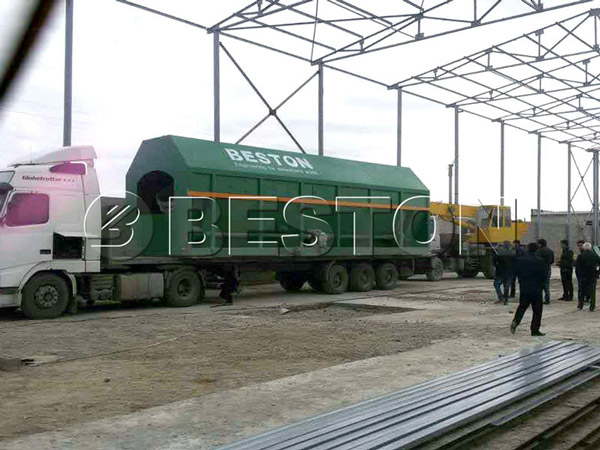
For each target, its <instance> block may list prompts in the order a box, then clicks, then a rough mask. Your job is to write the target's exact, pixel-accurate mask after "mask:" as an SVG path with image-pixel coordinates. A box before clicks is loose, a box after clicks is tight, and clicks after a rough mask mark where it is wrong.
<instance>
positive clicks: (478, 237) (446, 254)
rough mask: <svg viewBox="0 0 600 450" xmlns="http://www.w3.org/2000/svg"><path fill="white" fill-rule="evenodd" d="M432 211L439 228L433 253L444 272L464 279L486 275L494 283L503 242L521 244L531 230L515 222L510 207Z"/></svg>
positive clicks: (436, 207) (436, 206)
mask: <svg viewBox="0 0 600 450" xmlns="http://www.w3.org/2000/svg"><path fill="white" fill-rule="evenodd" d="M430 210H431V214H432V216H434V217H436V224H437V228H438V230H437V231H438V232H437V236H438V238H437V241H438V242H434V244H433V250H434V252H435V253H436V254H437V257H438V258H440V259H441V261H442V263H443V264H444V270H446V271H452V272H456V273H457V274H458V275H459V276H461V277H464V278H474V277H476V276H477V275H478V274H479V272H483V274H484V276H485V277H486V278H489V279H493V278H494V275H495V271H494V264H493V255H494V253H495V251H496V250H495V247H496V246H497V245H498V244H501V243H502V242H504V241H510V242H512V241H514V240H515V239H518V240H521V238H522V237H523V236H524V235H525V234H526V233H527V231H528V229H529V224H528V223H526V222H523V221H520V220H517V221H516V222H515V220H513V219H512V217H511V208H510V206H500V205H481V206H470V205H461V206H459V205H457V204H453V203H440V202H431V203H430Z"/></svg>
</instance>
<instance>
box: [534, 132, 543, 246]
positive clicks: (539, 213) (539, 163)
mask: <svg viewBox="0 0 600 450" xmlns="http://www.w3.org/2000/svg"><path fill="white" fill-rule="evenodd" d="M537 137H538V160H537V220H536V224H537V229H536V230H535V237H536V239H541V237H542V135H541V134H540V133H538V135H537Z"/></svg>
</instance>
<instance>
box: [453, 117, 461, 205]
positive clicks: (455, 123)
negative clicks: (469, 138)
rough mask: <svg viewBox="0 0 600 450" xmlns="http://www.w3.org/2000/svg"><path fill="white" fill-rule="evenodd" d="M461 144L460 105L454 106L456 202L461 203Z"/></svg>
mask: <svg viewBox="0 0 600 450" xmlns="http://www.w3.org/2000/svg"><path fill="white" fill-rule="evenodd" d="M459 156H460V155H459V146H458V107H457V106H455V107H454V203H456V204H457V205H458V204H459V201H460V199H459V195H458V183H459V174H460V171H459Z"/></svg>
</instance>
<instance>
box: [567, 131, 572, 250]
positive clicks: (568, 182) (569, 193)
mask: <svg viewBox="0 0 600 450" xmlns="http://www.w3.org/2000/svg"><path fill="white" fill-rule="evenodd" d="M567 148H568V151H567V155H568V161H567V241H568V242H569V248H573V233H572V230H571V220H572V217H571V210H572V205H571V158H572V153H571V144H570V143H569V144H568V145H567Z"/></svg>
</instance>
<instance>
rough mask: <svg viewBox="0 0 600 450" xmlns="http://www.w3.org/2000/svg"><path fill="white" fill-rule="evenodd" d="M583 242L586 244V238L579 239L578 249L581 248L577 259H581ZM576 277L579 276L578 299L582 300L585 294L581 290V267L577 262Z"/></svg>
mask: <svg viewBox="0 0 600 450" xmlns="http://www.w3.org/2000/svg"><path fill="white" fill-rule="evenodd" d="M583 244H585V241H584V240H581V239H580V240H578V241H577V250H579V255H577V259H579V256H580V255H581V252H582V251H583ZM575 278H577V301H578V302H582V301H583V294H582V291H581V274H580V273H579V267H578V266H577V264H575Z"/></svg>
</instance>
